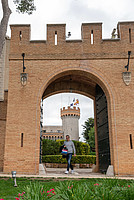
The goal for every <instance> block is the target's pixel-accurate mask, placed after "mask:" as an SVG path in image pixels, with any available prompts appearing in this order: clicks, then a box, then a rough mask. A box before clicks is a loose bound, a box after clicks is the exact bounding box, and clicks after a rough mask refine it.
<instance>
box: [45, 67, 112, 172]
mask: <svg viewBox="0 0 134 200" xmlns="http://www.w3.org/2000/svg"><path fill="white" fill-rule="evenodd" d="M66 92H69V93H78V94H82V95H85V96H87V97H89V98H91V99H93V101H94V111H95V113H94V120H95V143H96V156H97V158H96V166H97V169H98V170H100V171H101V172H106V171H107V168H108V166H109V165H111V163H112V162H111V154H112V150H111V149H110V146H111V143H110V137H109V134H110V131H109V127H110V123H111V122H110V120H109V115H110V113H109V110H110V109H109V106H110V98H109V93H108V91H107V88H106V86H105V85H104V84H103V83H102V82H101V81H100V80H99V79H98V78H97V77H95V76H94V75H93V74H91V73H87V72H84V71H79V70H77V71H76V70H74V71H73V70H72V71H69V70H68V71H66V72H62V73H59V74H57V75H56V76H54V77H53V78H52V79H50V80H49V82H48V83H47V87H46V88H45V90H44V92H43V95H42V99H46V98H47V97H49V96H51V95H54V94H58V93H66ZM98 170H97V171H98Z"/></svg>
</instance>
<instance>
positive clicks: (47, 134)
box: [42, 126, 64, 140]
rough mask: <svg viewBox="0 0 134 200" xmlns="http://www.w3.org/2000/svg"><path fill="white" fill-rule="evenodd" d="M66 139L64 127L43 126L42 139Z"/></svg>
mask: <svg viewBox="0 0 134 200" xmlns="http://www.w3.org/2000/svg"><path fill="white" fill-rule="evenodd" d="M63 137H64V134H63V128H62V126H43V128H42V138H43V139H49V140H62V139H63Z"/></svg>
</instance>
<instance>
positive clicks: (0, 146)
mask: <svg viewBox="0 0 134 200" xmlns="http://www.w3.org/2000/svg"><path fill="white" fill-rule="evenodd" d="M7 98H8V92H5V94H4V101H1V102H0V172H1V171H3V159H4V146H5V133H6V115H7Z"/></svg>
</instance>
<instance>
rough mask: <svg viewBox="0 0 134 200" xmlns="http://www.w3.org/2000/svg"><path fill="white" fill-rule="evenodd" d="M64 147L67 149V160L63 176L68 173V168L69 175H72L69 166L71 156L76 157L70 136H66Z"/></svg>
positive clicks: (70, 165) (70, 166)
mask: <svg viewBox="0 0 134 200" xmlns="http://www.w3.org/2000/svg"><path fill="white" fill-rule="evenodd" d="M64 147H67V149H68V153H67V156H66V159H67V170H66V171H65V174H68V173H69V168H71V173H73V165H72V164H71V159H72V155H73V153H74V156H76V150H75V146H74V143H73V141H71V140H70V136H69V135H66V141H65V142H64Z"/></svg>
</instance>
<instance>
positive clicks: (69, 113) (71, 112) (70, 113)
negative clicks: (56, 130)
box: [61, 106, 80, 118]
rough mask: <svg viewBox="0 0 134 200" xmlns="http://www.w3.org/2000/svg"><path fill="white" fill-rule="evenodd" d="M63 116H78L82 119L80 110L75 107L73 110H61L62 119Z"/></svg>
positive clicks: (69, 108)
mask: <svg viewBox="0 0 134 200" xmlns="http://www.w3.org/2000/svg"><path fill="white" fill-rule="evenodd" d="M63 116H77V117H79V118H80V108H79V107H78V108H76V107H75V106H74V107H73V108H71V107H70V106H68V108H67V109H66V108H65V107H63V109H62V108H61V117H63Z"/></svg>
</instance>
